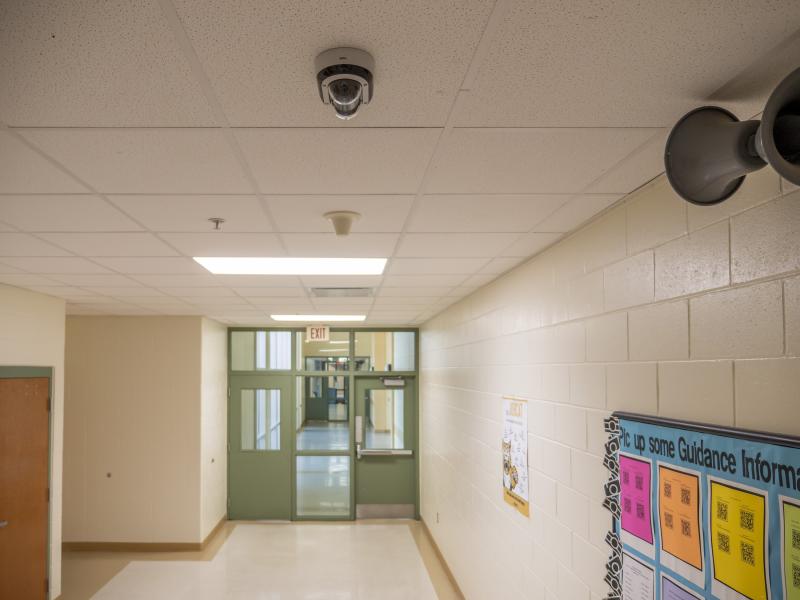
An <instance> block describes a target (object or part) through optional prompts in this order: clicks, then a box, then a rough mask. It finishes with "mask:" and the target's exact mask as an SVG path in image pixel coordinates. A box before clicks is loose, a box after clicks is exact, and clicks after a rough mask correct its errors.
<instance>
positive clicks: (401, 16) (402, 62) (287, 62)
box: [175, 0, 493, 127]
mask: <svg viewBox="0 0 800 600" xmlns="http://www.w3.org/2000/svg"><path fill="white" fill-rule="evenodd" d="M492 5H493V3H492V2H485V1H483V0H461V1H459V0H437V1H436V2H430V1H429V0H404V1H403V2H348V1H343V0H335V1H330V2H318V1H316V0H279V1H277V2H263V1H261V0H226V1H220V0H205V1H201V2H198V1H197V0H178V1H177V2H175V6H176V8H177V9H178V13H179V15H180V18H181V21H182V23H183V26H184V28H185V30H186V32H187V34H188V36H189V39H190V40H191V42H192V45H193V46H194V48H195V49H196V51H197V53H198V55H199V57H200V60H201V62H202V63H203V66H204V68H205V70H206V72H207V73H208V76H209V78H210V79H211V81H212V84H213V86H214V89H215V91H216V94H217V96H218V97H219V99H220V102H221V104H222V106H223V109H224V111H225V113H226V115H227V117H228V119H229V120H230V122H231V123H232V124H233V125H237V126H256V127H264V126H275V125H277V126H303V127H308V126H335V125H338V124H339V121H338V120H337V119H336V117H335V115H334V113H333V110H332V109H330V107H324V108H325V109H324V110H323V106H322V104H321V102H320V100H319V96H318V92H317V89H316V79H315V75H316V72H315V70H314V58H315V57H316V55H317V54H318V53H320V52H322V51H323V50H327V49H329V48H333V47H339V46H358V47H360V48H363V49H364V50H367V51H368V52H371V53H372V55H373V56H374V58H375V62H376V66H375V73H374V76H375V80H374V85H375V99H374V101H373V102H372V103H370V105H368V106H365V107H364V108H363V109H362V111H361V114H360V115H359V117H358V120H356V121H353V123H352V125H355V126H357V127H362V126H368V127H374V126H405V127H407V126H423V127H430V126H441V125H443V124H444V122H445V119H446V118H447V113H448V111H449V110H450V106H451V104H452V102H453V99H454V97H455V94H456V92H457V90H458V88H459V85H460V84H461V80H462V79H463V77H464V74H465V73H466V71H467V67H468V66H469V63H470V60H471V57H472V54H473V52H474V50H475V47H476V46H477V44H478V41H479V39H480V36H481V34H482V32H483V29H484V27H485V25H486V22H487V20H488V18H489V15H490V14H491V10H492Z"/></svg>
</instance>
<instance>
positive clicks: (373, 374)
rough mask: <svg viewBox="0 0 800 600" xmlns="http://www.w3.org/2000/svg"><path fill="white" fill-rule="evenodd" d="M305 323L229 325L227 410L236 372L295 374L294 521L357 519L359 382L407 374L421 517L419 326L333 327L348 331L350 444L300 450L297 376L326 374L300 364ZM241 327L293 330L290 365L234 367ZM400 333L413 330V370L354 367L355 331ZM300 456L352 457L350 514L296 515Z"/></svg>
mask: <svg viewBox="0 0 800 600" xmlns="http://www.w3.org/2000/svg"><path fill="white" fill-rule="evenodd" d="M305 330H306V329H305V327H258V326H254V327H229V328H228V349H227V351H228V392H229V398H228V412H229V413H230V402H231V399H230V389H231V388H230V382H231V379H232V378H233V377H236V376H237V375H266V376H270V375H289V376H291V377H292V383H291V394H290V395H291V427H292V431H291V449H290V450H291V462H292V464H291V474H292V475H291V488H292V489H291V498H292V512H291V519H292V521H354V520H355V519H356V505H355V501H356V487H355V486H356V483H355V472H356V451H355V413H356V407H355V401H356V398H355V393H356V382H357V381H358V380H360V379H364V378H367V379H369V378H372V379H374V378H382V377H404V378H407V379H412V380H413V381H414V388H415V394H414V396H415V398H414V402H415V423H414V424H413V428H414V437H415V440H416V444H417V448H416V452H415V453H414V463H415V470H416V502H415V517H416V518H417V519H419V511H420V482H419V476H420V469H419V460H420V457H419V446H420V436H419V424H420V410H419V397H420V390H419V381H420V379H419V366H420V362H419V337H420V336H419V329H418V328H415V327H363V328H361V327H331V328H330V331H331V333H347V334H349V344H348V346H347V348H348V356H349V357H350V361H349V362H348V370H347V371H342V372H341V376H344V377H347V378H348V418H347V422H348V431H349V444H348V449H347V450H313V451H308V450H297V423H296V422H295V421H296V414H295V413H296V402H297V398H296V396H297V378H298V377H302V378H305V377H308V376H312V377H314V376H323V377H325V376H327V372H326V371H306V370H305V368H304V367H305V365H304V364H298V361H299V360H301V359H298V348H297V341H298V336H297V334H298V333H305ZM241 331H253V332H256V331H266V332H290V333H291V334H292V343H291V353H292V359H291V363H290V366H291V368H290V369H281V370H278V369H258V370H253V371H233V370H231V366H232V349H233V345H232V343H231V339H232V335H233V333H235V332H241ZM387 332H391V333H400V332H410V333H414V334H415V336H414V370H413V371H355V370H353V368H354V365H355V361H354V360H353V359H354V358H355V336H356V333H387ZM227 433H228V442H229V443H232V440H231V439H230V426H228V428H227ZM298 456H349V457H350V514H349V515H348V516H341V517H340V516H315V517H303V516H298V515H297V497H296V496H297V457H298ZM227 477H228V491H229V490H230V471H228V476H227Z"/></svg>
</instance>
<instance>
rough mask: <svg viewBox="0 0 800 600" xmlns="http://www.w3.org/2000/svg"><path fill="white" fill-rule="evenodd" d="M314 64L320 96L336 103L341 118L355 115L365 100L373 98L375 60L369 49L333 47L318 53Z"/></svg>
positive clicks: (326, 101) (345, 118)
mask: <svg viewBox="0 0 800 600" xmlns="http://www.w3.org/2000/svg"><path fill="white" fill-rule="evenodd" d="M314 64H315V66H316V68H317V86H318V87H319V95H320V98H322V102H323V103H325V104H331V105H332V106H333V110H335V111H336V116H337V117H339V118H340V119H344V120H348V119H352V118H353V117H355V116H356V114H358V110H359V109H360V108H361V105H362V104H369V102H370V100H372V91H373V88H374V86H373V83H372V72H373V70H374V69H375V61H374V60H373V59H372V56H370V54H369V53H368V52H365V51H364V50H359V49H358V48H333V49H331V50H326V51H325V52H323V53H322V54H320V55H319V56H317V58H316V60H315V61H314Z"/></svg>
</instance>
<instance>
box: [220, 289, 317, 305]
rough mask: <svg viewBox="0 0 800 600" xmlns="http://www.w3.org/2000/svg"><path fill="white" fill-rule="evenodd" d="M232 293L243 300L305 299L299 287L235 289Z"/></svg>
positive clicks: (282, 300)
mask: <svg viewBox="0 0 800 600" xmlns="http://www.w3.org/2000/svg"><path fill="white" fill-rule="evenodd" d="M233 291H234V292H236V293H237V294H238V295H239V296H243V297H244V298H250V299H254V298H258V299H259V300H269V299H272V298H275V299H278V300H279V301H281V302H285V301H286V300H285V299H286V298H305V291H304V290H303V288H301V287H299V286H298V287H286V288H283V287H255V288H250V287H241V288H240V287H235V288H233Z"/></svg>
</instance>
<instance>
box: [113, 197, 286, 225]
mask: <svg viewBox="0 0 800 600" xmlns="http://www.w3.org/2000/svg"><path fill="white" fill-rule="evenodd" d="M110 200H111V201H112V202H113V203H114V204H116V205H117V206H119V207H120V208H121V209H122V210H124V211H125V212H126V213H127V214H129V215H131V216H132V217H133V218H134V219H136V220H137V221H139V222H140V223H142V224H143V225H144V226H145V227H147V228H148V229H149V230H151V231H172V232H184V231H185V232H189V231H191V232H206V233H207V232H211V231H212V230H213V229H214V225H213V224H212V223H210V222H209V220H208V219H210V218H211V217H220V218H222V219H225V222H224V223H223V224H222V225H221V228H222V231H223V232H228V233H230V232H259V231H272V227H271V225H270V223H269V220H268V219H267V215H266V213H265V212H264V209H263V208H262V207H261V204H260V202H259V200H258V198H256V197H255V196H235V195H228V196H203V195H193V196H150V195H114V196H110Z"/></svg>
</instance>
